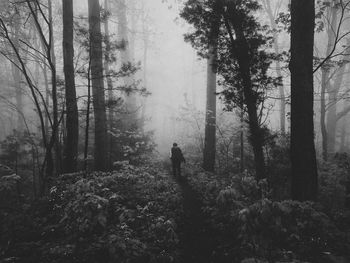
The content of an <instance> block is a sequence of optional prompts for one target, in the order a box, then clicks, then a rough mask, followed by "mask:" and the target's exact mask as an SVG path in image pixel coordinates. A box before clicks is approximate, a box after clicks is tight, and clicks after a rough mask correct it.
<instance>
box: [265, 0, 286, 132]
mask: <svg viewBox="0 0 350 263" xmlns="http://www.w3.org/2000/svg"><path fill="white" fill-rule="evenodd" d="M264 5H265V9H266V11H267V14H268V16H269V19H270V24H271V27H272V29H273V30H274V32H273V47H274V49H275V53H276V54H279V53H280V51H279V44H278V35H277V32H276V30H277V26H276V22H275V20H276V17H275V15H274V13H273V11H272V8H271V4H270V0H265V1H264ZM276 74H277V76H278V77H280V78H281V79H282V71H281V64H280V62H279V61H278V60H277V61H276ZM279 95H280V98H279V99H280V129H281V133H282V134H285V132H286V99H285V93H284V87H283V85H281V86H279Z"/></svg>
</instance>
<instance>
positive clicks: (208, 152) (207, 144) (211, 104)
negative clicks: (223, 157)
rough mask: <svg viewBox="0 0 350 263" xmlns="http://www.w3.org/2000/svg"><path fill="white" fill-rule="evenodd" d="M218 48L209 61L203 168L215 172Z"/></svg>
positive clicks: (211, 52) (211, 50) (213, 49)
mask: <svg viewBox="0 0 350 263" xmlns="http://www.w3.org/2000/svg"><path fill="white" fill-rule="evenodd" d="M216 53H217V51H216V47H211V49H210V51H209V58H208V59H207V105H206V114H205V137H204V151H203V168H204V170H206V171H209V172H214V169H215V152H216V63H217V62H216V56H217V54H216Z"/></svg>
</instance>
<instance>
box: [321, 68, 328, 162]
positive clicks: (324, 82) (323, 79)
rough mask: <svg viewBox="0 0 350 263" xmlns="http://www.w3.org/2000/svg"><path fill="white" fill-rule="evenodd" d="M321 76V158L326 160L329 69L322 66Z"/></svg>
mask: <svg viewBox="0 0 350 263" xmlns="http://www.w3.org/2000/svg"><path fill="white" fill-rule="evenodd" d="M321 71H322V77H321V101H320V103H321V112H320V126H321V136H322V158H323V160H324V161H327V158H328V141H327V139H328V136H327V128H326V90H327V86H328V85H329V69H328V68H322V69H321Z"/></svg>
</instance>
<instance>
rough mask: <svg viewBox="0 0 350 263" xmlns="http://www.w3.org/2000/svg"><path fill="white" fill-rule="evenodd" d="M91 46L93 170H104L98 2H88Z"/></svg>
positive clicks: (105, 125)
mask: <svg viewBox="0 0 350 263" xmlns="http://www.w3.org/2000/svg"><path fill="white" fill-rule="evenodd" d="M88 4H89V30H90V45H91V52H90V54H91V84H92V96H93V108H94V120H95V153H94V160H95V170H100V171H104V170H105V169H106V160H107V145H106V131H107V124H106V109H105V107H106V106H105V91H104V83H103V57H102V35H101V18H100V5H99V1H98V0H88Z"/></svg>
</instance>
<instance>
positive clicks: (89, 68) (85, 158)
mask: <svg viewBox="0 0 350 263" xmlns="http://www.w3.org/2000/svg"><path fill="white" fill-rule="evenodd" d="M89 52H90V53H91V48H90V51H89ZM90 74H91V54H89V66H88V72H87V81H88V85H87V91H88V94H87V103H86V120H85V141H84V171H85V172H87V170H88V161H89V160H88V151H89V129H90V107H91V75H90Z"/></svg>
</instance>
